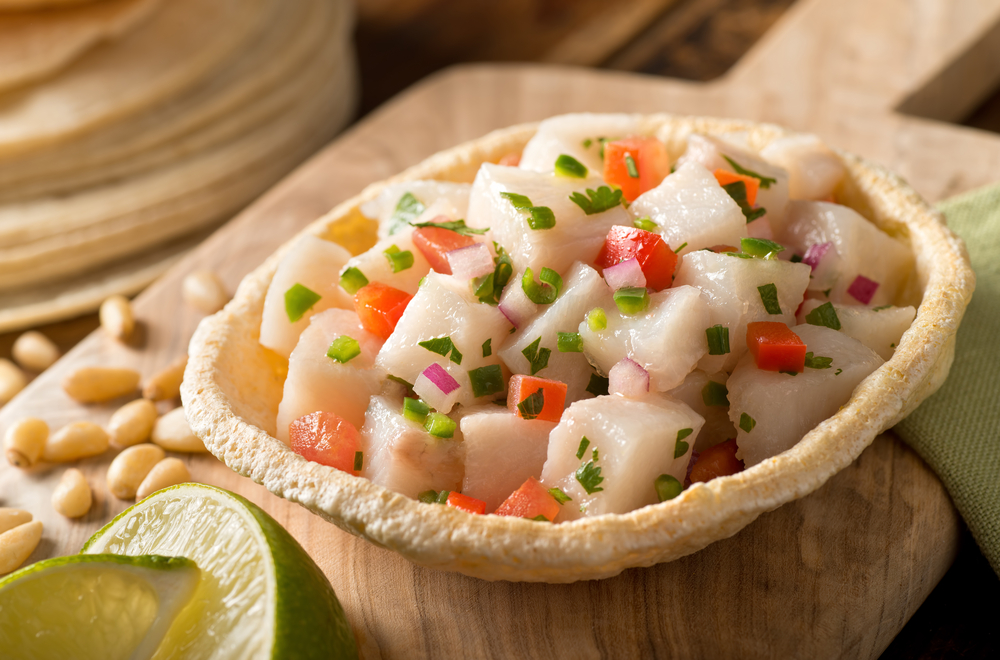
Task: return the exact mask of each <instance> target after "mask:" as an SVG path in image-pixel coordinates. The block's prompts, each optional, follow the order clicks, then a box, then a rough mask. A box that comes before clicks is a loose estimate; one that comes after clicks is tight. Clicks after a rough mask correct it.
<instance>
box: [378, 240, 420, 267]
mask: <svg viewBox="0 0 1000 660" xmlns="http://www.w3.org/2000/svg"><path fill="white" fill-rule="evenodd" d="M382 254H384V255H385V258H386V259H388V260H389V265H390V266H392V272H394V273H399V272H401V271H404V270H406V269H407V268H412V267H413V253H412V252H410V251H409V250H402V251H401V250H400V249H399V246H397V245H390V246H389V247H387V248H386V249H385V250H383V251H382Z"/></svg>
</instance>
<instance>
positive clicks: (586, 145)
mask: <svg viewBox="0 0 1000 660" xmlns="http://www.w3.org/2000/svg"><path fill="white" fill-rule="evenodd" d="M580 144H582V145H583V148H584V149H590V145H592V144H594V141H593V140H591V139H590V138H587V139H586V140H584V141H583V142H581V143H580Z"/></svg>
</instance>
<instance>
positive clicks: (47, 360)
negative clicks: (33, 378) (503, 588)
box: [11, 330, 59, 373]
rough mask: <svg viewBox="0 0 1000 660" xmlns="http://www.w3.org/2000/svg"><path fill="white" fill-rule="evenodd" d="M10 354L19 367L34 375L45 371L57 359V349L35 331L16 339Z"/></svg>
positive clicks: (49, 340) (46, 338)
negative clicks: (32, 372)
mask: <svg viewBox="0 0 1000 660" xmlns="http://www.w3.org/2000/svg"><path fill="white" fill-rule="evenodd" d="M11 353H12V354H13V355H14V359H15V360H17V363H18V364H19V365H21V366H22V367H24V368H25V369H27V370H28V371H34V372H36V373H40V372H42V371H45V370H46V369H48V368H49V367H51V366H52V363H53V362H55V361H56V360H58V359H59V348H58V347H56V345H55V344H53V343H52V340H51V339H49V338H48V337H46V336H45V335H43V334H42V333H40V332H38V331H36V330H29V331H28V332H25V333H24V334H22V335H21V336H20V337H18V338H17V339H16V340H15V341H14V346H13V347H12V348H11Z"/></svg>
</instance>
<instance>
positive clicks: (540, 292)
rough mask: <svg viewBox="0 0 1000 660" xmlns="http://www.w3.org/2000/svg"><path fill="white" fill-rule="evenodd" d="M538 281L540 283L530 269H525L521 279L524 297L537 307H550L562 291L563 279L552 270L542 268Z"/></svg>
mask: <svg viewBox="0 0 1000 660" xmlns="http://www.w3.org/2000/svg"><path fill="white" fill-rule="evenodd" d="M538 279H539V281H538V282H536V281H535V274H534V273H532V272H531V269H530V268H525V269H524V275H523V276H522V277H521V290H522V291H524V295H526V296H527V297H528V300H530V301H531V302H533V303H535V304H536V305H548V304H549V303H552V302H555V299H556V298H558V297H559V292H560V291H561V290H562V285H563V281H562V277H560V276H559V273H557V272H556V271H554V270H552V269H551V268H542V272H541V273H539V275H538Z"/></svg>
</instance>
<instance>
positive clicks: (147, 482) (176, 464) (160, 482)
mask: <svg viewBox="0 0 1000 660" xmlns="http://www.w3.org/2000/svg"><path fill="white" fill-rule="evenodd" d="M187 481H191V473H190V472H188V469H187V466H186V465H184V461H182V460H181V459H179V458H164V459H163V460H162V461H160V462H159V463H157V464H156V465H154V466H153V469H152V470H150V471H149V474H147V475H146V478H145V479H143V480H142V483H141V484H139V489H138V490H136V491H135V499H136V501H139V500H142V499H145V498H146V497H148V496H149V495H152V494H153V493H155V492H156V491H158V490H163V489H164V488H167V487H169V486H176V485H177V484H182V483H185V482H187Z"/></svg>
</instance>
